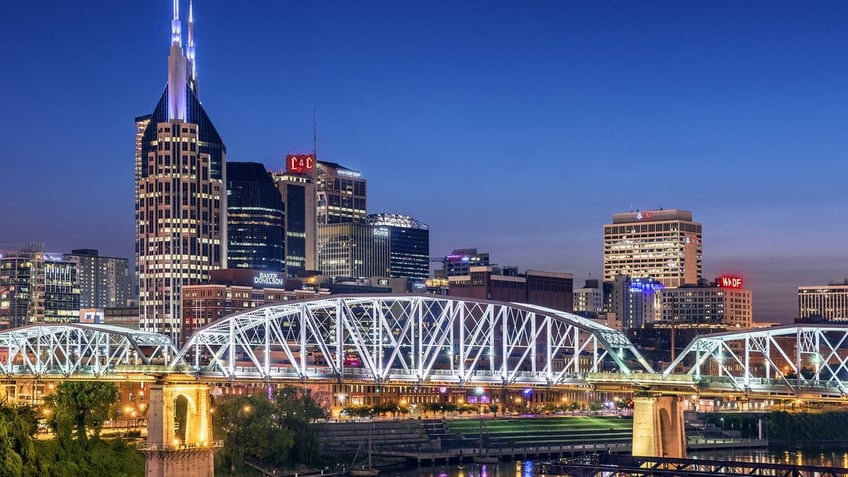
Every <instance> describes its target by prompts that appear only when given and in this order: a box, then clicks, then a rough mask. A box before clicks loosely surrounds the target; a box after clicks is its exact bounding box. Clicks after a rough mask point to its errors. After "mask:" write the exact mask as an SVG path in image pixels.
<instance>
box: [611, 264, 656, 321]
mask: <svg viewBox="0 0 848 477" xmlns="http://www.w3.org/2000/svg"><path fill="white" fill-rule="evenodd" d="M663 288H664V287H663V284H662V283H660V282H659V281H658V280H653V279H650V278H631V277H629V276H627V275H617V276H616V277H615V279H614V280H613V281H612V283H610V296H611V300H610V302H611V307H612V308H611V313H612V314H614V315H615V317H616V319H617V320H618V321H620V323H621V327H622V329H624V330H628V329H631V328H641V327H643V326H645V325H646V324H649V323H652V322H653V321H654V317H655V314H656V311H657V310H658V309H659V302H658V295H657V291H659V290H662V289H663Z"/></svg>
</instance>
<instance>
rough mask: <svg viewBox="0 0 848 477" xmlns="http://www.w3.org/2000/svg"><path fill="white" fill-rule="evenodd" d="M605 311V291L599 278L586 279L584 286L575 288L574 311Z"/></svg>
mask: <svg viewBox="0 0 848 477" xmlns="http://www.w3.org/2000/svg"><path fill="white" fill-rule="evenodd" d="M603 311H604V292H603V290H601V289H600V288H598V280H586V284H585V285H583V288H577V289H576V290H574V312H575V313H578V312H589V313H601V312H603Z"/></svg>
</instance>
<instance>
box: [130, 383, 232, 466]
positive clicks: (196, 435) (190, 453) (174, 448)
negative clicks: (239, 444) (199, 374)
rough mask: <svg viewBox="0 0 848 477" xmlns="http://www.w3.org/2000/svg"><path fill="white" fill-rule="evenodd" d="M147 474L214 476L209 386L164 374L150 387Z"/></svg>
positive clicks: (146, 452) (213, 447) (213, 446)
mask: <svg viewBox="0 0 848 477" xmlns="http://www.w3.org/2000/svg"><path fill="white" fill-rule="evenodd" d="M149 392H150V400H149V409H148V416H147V447H146V448H145V454H146V456H147V461H146V464H145V475H146V476H147V477H166V476H177V475H178V476H181V477H212V476H213V475H214V453H215V450H217V447H216V446H215V445H214V444H213V442H212V422H211V415H210V411H211V409H210V405H209V385H206V384H198V383H194V382H185V381H183V382H180V381H179V378H176V379H174V377H167V376H166V377H164V378H162V379H161V380H159V381H158V382H157V383H156V384H153V385H151V386H150V391H149Z"/></svg>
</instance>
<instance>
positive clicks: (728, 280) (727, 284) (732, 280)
mask: <svg viewBox="0 0 848 477" xmlns="http://www.w3.org/2000/svg"><path fill="white" fill-rule="evenodd" d="M716 282H717V283H718V286H720V287H722V288H742V277H734V276H732V275H723V276H720V277H718V278H717V279H716Z"/></svg>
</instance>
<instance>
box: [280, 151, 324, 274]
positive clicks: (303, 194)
mask: <svg viewBox="0 0 848 477" xmlns="http://www.w3.org/2000/svg"><path fill="white" fill-rule="evenodd" d="M316 172H317V169H316V162H315V159H314V157H313V155H311V154H288V155H286V172H279V173H276V174H273V178H274V182H275V183H276V185H277V189H278V190H279V192H280V196H281V198H282V200H283V207H284V209H285V220H286V224H285V234H286V237H285V242H286V243H285V247H286V251H285V261H286V276H289V277H297V276H299V275H300V274H301V272H303V271H304V270H315V269H316V251H315V246H316V242H315V240H316V230H315V225H316V219H315V212H316V203H315V200H316V195H315V180H316Z"/></svg>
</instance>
